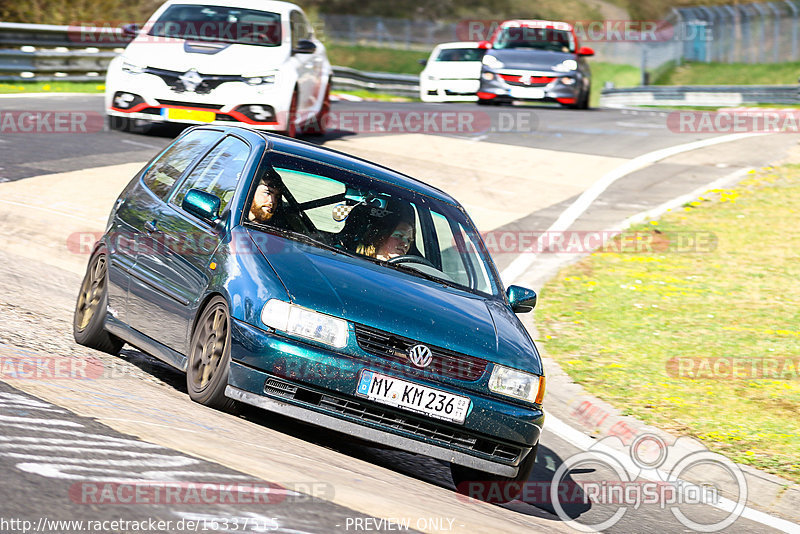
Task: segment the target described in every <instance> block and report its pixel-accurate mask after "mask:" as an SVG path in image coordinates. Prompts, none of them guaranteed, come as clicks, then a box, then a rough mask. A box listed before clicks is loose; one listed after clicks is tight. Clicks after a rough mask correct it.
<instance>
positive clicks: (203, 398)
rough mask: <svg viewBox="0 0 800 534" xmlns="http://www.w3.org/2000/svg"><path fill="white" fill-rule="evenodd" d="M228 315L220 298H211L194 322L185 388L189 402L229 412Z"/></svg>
mask: <svg viewBox="0 0 800 534" xmlns="http://www.w3.org/2000/svg"><path fill="white" fill-rule="evenodd" d="M230 344H231V330H230V316H229V314H228V306H227V304H226V303H225V300H224V299H223V298H222V297H214V298H213V299H212V300H211V301H210V302H209V303H208V304H207V305H206V307H205V308H204V309H203V311H202V313H201V314H200V318H199V319H198V320H197V324H196V325H195V328H194V332H193V333H192V341H191V345H190V349H189V363H188V367H187V369H186V387H187V389H188V391H189V396H190V397H191V398H192V400H194V401H196V402H199V403H200V404H205V405H206V406H211V407H212V408H217V409H221V410H222V409H229V408H230V407H232V406H233V401H232V400H231V399H228V398H227V397H225V386H227V384H228V367H229V366H230V360H231V357H230V350H231V349H230Z"/></svg>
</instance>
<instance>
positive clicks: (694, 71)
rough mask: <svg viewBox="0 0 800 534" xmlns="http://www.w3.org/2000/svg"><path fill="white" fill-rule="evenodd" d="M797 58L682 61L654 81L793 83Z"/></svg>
mask: <svg viewBox="0 0 800 534" xmlns="http://www.w3.org/2000/svg"><path fill="white" fill-rule="evenodd" d="M798 73H800V62H787V63H761V64H756V63H753V64H750V63H747V64H745V63H694V62H690V63H684V64H683V65H681V66H680V67H674V68H672V69H671V70H669V71H668V72H666V73H664V74H663V75H661V76H659V78H658V80H655V83H656V84H657V85H776V84H777V85H780V84H796V83H797V76H798Z"/></svg>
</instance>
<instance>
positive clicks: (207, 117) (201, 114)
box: [161, 108, 217, 122]
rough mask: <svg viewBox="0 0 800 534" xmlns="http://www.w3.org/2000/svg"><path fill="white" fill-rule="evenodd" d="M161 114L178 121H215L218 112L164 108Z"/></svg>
mask: <svg viewBox="0 0 800 534" xmlns="http://www.w3.org/2000/svg"><path fill="white" fill-rule="evenodd" d="M161 114H162V115H164V116H165V117H167V118H168V119H172V120H176V121H186V120H189V121H197V122H214V120H215V119H216V118H217V114H216V113H214V112H213V111H203V110H199V109H177V108H162V109H161Z"/></svg>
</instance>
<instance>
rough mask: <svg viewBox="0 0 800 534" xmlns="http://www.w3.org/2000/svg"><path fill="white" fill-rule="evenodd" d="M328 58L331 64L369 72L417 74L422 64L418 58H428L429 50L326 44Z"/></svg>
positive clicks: (420, 70)
mask: <svg viewBox="0 0 800 534" xmlns="http://www.w3.org/2000/svg"><path fill="white" fill-rule="evenodd" d="M326 48H327V51H328V59H329V60H330V62H331V64H332V65H339V66H341V67H350V68H352V69H357V70H364V71H371V72H395V73H398V74H419V73H420V72H422V69H423V66H422V65H420V64H419V60H420V59H428V56H429V55H430V51H428V52H417V51H414V50H395V49H392V48H379V47H373V46H347V45H337V44H331V45H327V47H326Z"/></svg>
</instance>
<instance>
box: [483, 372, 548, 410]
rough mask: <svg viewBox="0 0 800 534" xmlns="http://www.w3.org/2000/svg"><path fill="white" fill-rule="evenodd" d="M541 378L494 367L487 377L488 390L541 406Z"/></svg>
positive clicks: (542, 384) (542, 378) (542, 391)
mask: <svg viewBox="0 0 800 534" xmlns="http://www.w3.org/2000/svg"><path fill="white" fill-rule="evenodd" d="M544 384H545V379H544V377H543V376H537V375H532V374H530V373H525V372H522V371H517V370H516V369H511V368H510V367H504V366H502V365H495V366H494V369H493V370H492V376H491V377H489V390H491V391H492V392H494V393H499V394H500V395H506V396H508V397H514V398H515V399H521V400H524V401H528V402H534V403H536V404H541V403H542V399H543V398H544Z"/></svg>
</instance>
